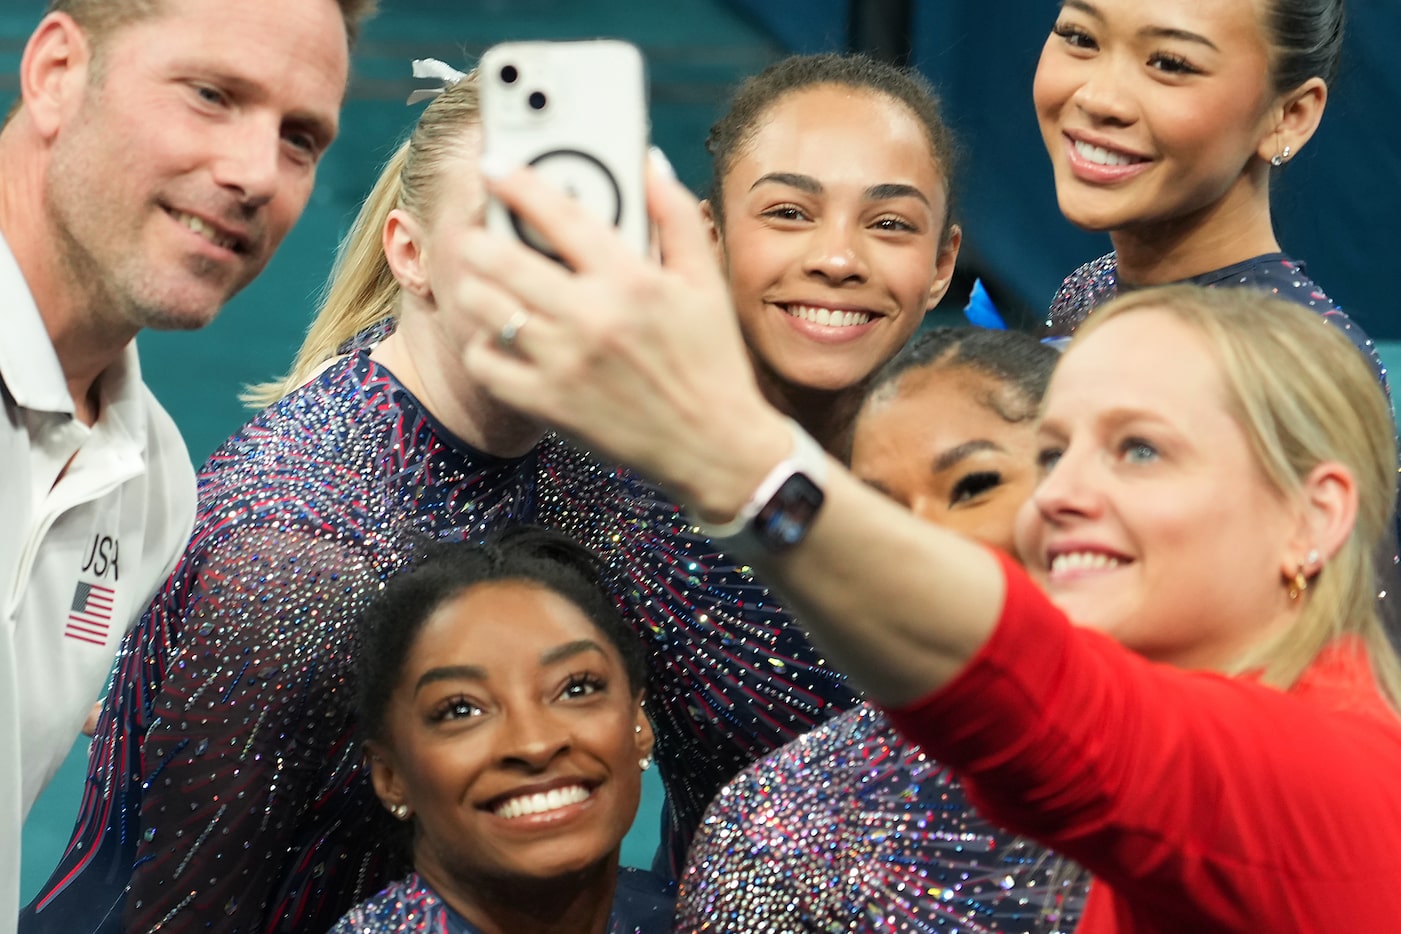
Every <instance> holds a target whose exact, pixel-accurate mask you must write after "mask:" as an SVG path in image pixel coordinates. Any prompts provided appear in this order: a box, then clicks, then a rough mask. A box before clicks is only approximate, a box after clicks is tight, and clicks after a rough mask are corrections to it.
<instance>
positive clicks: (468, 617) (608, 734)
mask: <svg viewBox="0 0 1401 934" xmlns="http://www.w3.org/2000/svg"><path fill="white" fill-rule="evenodd" d="M355 670H356V693H357V706H358V708H359V711H360V715H361V717H362V723H363V727H364V730H365V732H366V735H367V739H366V742H365V749H366V753H367V757H368V759H369V767H370V773H371V776H372V779H373V782H374V788H375V793H376V794H377V795H378V796H379V799H380V801H381V802H382V803H383V804H384V806H385V808H386V809H388V811H389V813H390V814H392V815H393V816H394V817H395V818H397V819H399V820H400V821H403V822H405V825H406V826H409V827H411V828H412V842H411V844H410V849H411V851H412V858H413V866H414V872H413V874H411V875H410V876H409V877H408V878H407V879H405V880H403V881H400V882H396V883H394V884H392V885H391V886H389V887H388V888H387V889H385V890H384V891H383V892H381V893H380V894H379V895H377V896H375V897H374V898H373V899H371V900H369V901H368V902H366V903H364V904H362V905H360V906H358V907H357V908H355V909H354V910H353V911H351V912H350V914H348V915H347V916H346V917H345V918H344V919H342V921H341V923H340V924H339V925H337V926H336V928H335V931H337V932H346V934H348V932H352V931H353V932H364V931H398V932H403V931H424V932H427V931H434V932H439V931H443V932H449V934H459V932H461V934H497V932H512V934H528V932H532V931H578V932H583V934H602V932H604V931H622V930H626V931H628V932H629V934H649V932H661V931H667V930H669V929H670V922H671V901H670V897H669V896H667V895H666V894H665V886H664V885H663V884H662V883H661V882H660V880H657V879H656V878H655V877H652V876H651V874H650V873H643V872H638V871H636V870H628V871H626V872H625V874H624V881H623V883H622V885H621V887H620V889H621V893H622V894H621V895H620V897H619V898H618V899H617V902H616V904H615V900H614V892H615V888H619V885H618V883H619V868H618V851H619V847H620V845H621V842H622V839H623V835H624V834H626V833H627V830H628V827H629V826H630V825H631V824H632V821H633V818H634V816H635V815H636V814H637V804H638V798H639V796H640V794H641V786H642V773H643V772H644V771H645V770H646V769H647V768H648V767H649V766H650V765H651V763H652V727H651V725H650V724H649V723H648V721H647V717H646V715H645V714H644V713H643V707H642V698H643V684H644V681H645V678H646V672H645V669H644V666H643V661H642V654H641V644H640V642H639V640H638V639H637V638H636V637H635V636H634V635H633V634H632V632H631V630H629V629H628V628H627V626H626V625H625V624H624V623H623V621H622V620H621V619H620V618H619V617H618V615H617V613H616V611H615V610H614V609H613V607H612V604H611V602H610V598H609V596H608V594H607V592H606V591H605V590H604V589H603V586H602V585H601V583H600V582H599V565H598V562H597V560H596V559H595V558H594V556H593V555H592V554H591V553H590V552H589V551H588V550H586V549H585V548H583V547H582V546H580V545H578V544H576V543H574V542H573V541H572V540H570V539H567V538H565V537H564V536H561V535H557V534H555V533H551V532H547V531H544V530H541V529H536V528H531V527H519V528H516V529H514V530H512V531H511V532H509V533H507V534H505V535H503V536H501V537H500V538H499V539H497V541H496V542H495V543H494V544H490V545H486V546H474V545H466V544H454V545H445V546H437V547H431V548H430V549H429V550H428V551H427V553H426V554H425V555H424V556H423V557H422V558H421V559H420V560H419V561H418V562H416V564H415V566H414V567H413V568H412V569H411V570H410V571H408V572H407V573H405V574H403V575H401V576H399V577H397V578H395V579H394V580H393V581H392V582H390V584H389V585H388V586H387V587H386V588H385V591H384V593H383V594H382V595H381V596H380V598H379V599H378V600H377V601H376V602H375V603H374V604H372V605H371V606H370V607H369V609H368V610H367V611H366V612H365V614H364V617H363V619H362V621H361V625H360V631H359V639H358V640H357V651H356V659H355Z"/></svg>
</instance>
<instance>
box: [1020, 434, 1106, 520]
mask: <svg viewBox="0 0 1401 934" xmlns="http://www.w3.org/2000/svg"><path fill="white" fill-rule="evenodd" d="M1093 474H1094V464H1093V462H1092V459H1091V456H1090V455H1085V454H1081V453H1080V452H1079V451H1078V450H1076V449H1073V448H1067V449H1066V450H1065V451H1063V452H1062V453H1061V455H1060V457H1059V458H1057V460H1056V462H1055V464H1054V465H1053V466H1052V467H1051V468H1050V469H1049V470H1047V472H1046V474H1045V476H1043V477H1042V478H1041V482H1040V483H1039V484H1037V486H1036V489H1035V491H1033V492H1032V494H1031V501H1032V504H1033V505H1034V506H1035V507H1036V510H1037V511H1038V512H1039V513H1040V514H1041V515H1042V517H1044V518H1045V519H1046V520H1047V521H1048V522H1064V521H1067V520H1071V519H1074V518H1077V517H1078V518H1093V517H1095V516H1096V515H1098V514H1099V512H1100V509H1101V494H1100V493H1099V491H1098V487H1097V486H1096V484H1095V480H1094V475H1093Z"/></svg>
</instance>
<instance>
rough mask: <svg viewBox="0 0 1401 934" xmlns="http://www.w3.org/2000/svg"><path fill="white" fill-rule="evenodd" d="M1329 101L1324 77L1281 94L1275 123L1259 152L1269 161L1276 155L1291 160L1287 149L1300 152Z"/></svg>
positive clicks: (1261, 143) (1293, 152) (1261, 141)
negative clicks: (1286, 153)
mask: <svg viewBox="0 0 1401 934" xmlns="http://www.w3.org/2000/svg"><path fill="white" fill-rule="evenodd" d="M1327 104H1328V85H1327V84H1326V83H1324V81H1323V79H1322V78H1310V79H1309V80H1307V81H1305V82H1304V83H1303V84H1301V85H1299V86H1298V87H1297V88H1295V89H1294V90H1292V91H1289V92H1286V93H1285V94H1283V95H1281V97H1280V99H1279V101H1278V102H1277V103H1276V105H1275V106H1276V108H1277V112H1276V115H1275V120H1274V125H1273V127H1271V128H1270V131H1269V132H1267V133H1266V134H1265V136H1264V138H1263V139H1261V140H1260V146H1259V148H1258V149H1257V150H1256V155H1258V156H1259V157H1260V158H1261V159H1264V160H1265V161H1266V162H1269V161H1271V160H1272V159H1273V158H1274V157H1275V156H1276V155H1281V156H1283V157H1284V158H1285V159H1288V158H1289V156H1288V155H1284V153H1285V150H1286V149H1287V150H1288V151H1289V153H1290V154H1291V155H1297V154H1298V152H1299V150H1301V149H1303V148H1304V145H1305V144H1306V143H1308V141H1309V140H1310V139H1312V138H1313V134H1314V132H1315V131H1316V130H1317V129H1318V124H1319V122H1320V121H1321V120H1322V119H1323V109H1324V107H1326V106H1327Z"/></svg>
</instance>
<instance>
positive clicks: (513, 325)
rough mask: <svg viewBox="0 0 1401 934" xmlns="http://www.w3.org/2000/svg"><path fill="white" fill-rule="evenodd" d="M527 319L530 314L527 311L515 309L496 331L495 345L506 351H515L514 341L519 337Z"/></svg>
mask: <svg viewBox="0 0 1401 934" xmlns="http://www.w3.org/2000/svg"><path fill="white" fill-rule="evenodd" d="M529 320H530V314H529V313H528V312H526V311H521V310H517V311H516V312H515V313H514V314H512V315H511V317H510V318H508V319H507V320H506V323H505V324H503V325H501V330H500V331H498V332H497V333H496V346H498V347H500V348H501V349H502V350H504V351H507V352H508V353H513V352H515V349H516V341H517V340H518V339H519V338H520V333H521V329H522V328H524V327H525V325H526V322H528V321H529Z"/></svg>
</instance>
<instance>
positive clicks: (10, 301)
mask: <svg viewBox="0 0 1401 934" xmlns="http://www.w3.org/2000/svg"><path fill="white" fill-rule="evenodd" d="M0 383H3V386H0V398H3V401H4V409H5V416H4V420H3V421H0V932H4V931H13V930H14V928H15V921H16V919H17V917H18V915H19V867H20V854H19V844H20V828H21V826H22V825H23V823H24V818H25V816H26V815H27V814H28V813H29V808H30V807H31V806H32V805H33V804H34V799H35V798H37V797H38V795H39V792H40V791H41V790H42V789H43V787H44V785H45V784H46V783H47V782H48V781H49V779H50V778H52V777H53V774H54V772H55V771H56V770H57V769H58V767H59V765H61V764H62V762H63V760H64V757H65V756H67V754H68V751H69V750H70V749H71V748H72V746H73V740H74V739H75V738H76V737H77V735H78V733H79V730H80V729H81V727H82V724H83V719H84V718H85V717H86V716H87V713H88V710H89V709H91V707H92V704H93V701H95V700H96V699H97V698H98V696H99V695H100V694H101V692H102V688H103V685H104V683H105V682H106V680H107V676H108V673H109V671H110V669H111V667H112V660H113V658H114V657H115V655H116V651H117V648H118V646H119V645H120V643H121V640H122V637H123V635H124V634H125V633H126V631H127V630H128V629H129V628H131V626H132V624H133V623H135V621H136V619H137V618H138V617H139V616H140V614H141V613H142V612H143V611H144V610H145V608H146V605H147V604H148V603H149V602H150V599H151V597H152V596H153V595H154V594H155V592H156V589H157V588H158V587H159V586H160V585H161V584H162V583H164V581H165V579H166V577H168V576H169V575H170V572H171V570H172V569H173V568H174V566H175V562H176V560H177V559H178V558H179V556H180V553H181V551H182V550H183V549H184V547H185V543H186V542H187V541H188V539H189V535H190V529H191V527H192V524H193V522H194V509H195V484H194V471H193V469H192V468H191V466H190V457H189V454H188V452H187V451H186V450H185V444H184V441H182V440H181V438H180V433H179V431H177V430H176V428H175V423H174V422H173V421H172V420H171V418H170V416H169V415H167V414H166V412H165V410H164V409H162V408H161V407H160V404H159V403H157V402H156V400H155V397H154V396H152V395H151V392H150V390H148V389H147V388H146V386H145V384H144V383H142V382H141V368H140V365H139V364H138V362H137V354H136V345H135V342H132V344H131V345H130V346H128V347H127V348H126V352H125V354H124V355H123V357H122V358H121V359H120V360H119V361H118V362H117V363H115V364H113V365H112V366H111V367H109V368H108V369H107V370H105V371H104V372H103V373H102V376H101V378H100V379H99V381H98V391H99V396H100V400H101V408H100V409H99V416H98V420H97V422H96V424H94V425H93V426H92V427H91V428H89V427H88V426H86V425H83V424H82V423H81V422H79V421H78V420H77V419H76V418H74V409H73V400H72V398H71V397H70V396H69V394H68V387H67V384H66V383H65V382H64V379H63V371H62V369H61V368H60V366H59V362H58V355H57V354H56V353H55V352H54V348H53V345H52V344H51V343H50V342H49V337H48V333H47V332H46V331H45V329H44V324H43V321H42V320H41V319H40V317H39V310H38V308H37V307H36V306H35V304H34V299H33V297H32V296H31V295H30V292H29V289H28V287H27V285H26V284H25V281H24V277H23V276H22V275H21V274H20V270H19V267H18V266H17V265H16V263H15V260H14V256H13V255H12V254H11V252H10V249H9V246H8V245H7V244H6V243H5V241H4V238H3V237H0ZM70 459H71V463H70ZM64 465H67V471H66V472H64ZM60 473H62V479H59V475H60Z"/></svg>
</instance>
